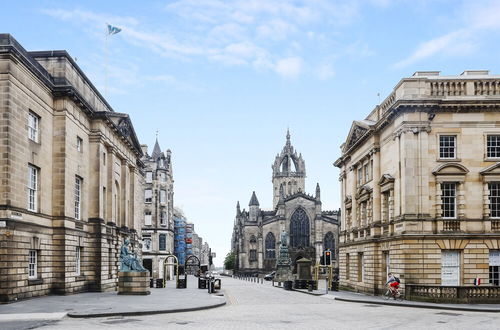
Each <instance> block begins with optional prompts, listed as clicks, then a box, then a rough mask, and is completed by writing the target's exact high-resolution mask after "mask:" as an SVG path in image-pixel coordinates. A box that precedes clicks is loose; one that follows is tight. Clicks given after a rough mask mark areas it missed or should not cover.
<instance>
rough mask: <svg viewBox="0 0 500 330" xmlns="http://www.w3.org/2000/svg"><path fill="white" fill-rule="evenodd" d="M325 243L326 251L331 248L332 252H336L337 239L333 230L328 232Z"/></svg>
mask: <svg viewBox="0 0 500 330" xmlns="http://www.w3.org/2000/svg"><path fill="white" fill-rule="evenodd" d="M323 244H324V246H323V249H324V251H326V250H330V251H332V252H335V239H334V238H333V233H332V232H331V231H329V232H328V233H326V235H325V240H324V241H323Z"/></svg>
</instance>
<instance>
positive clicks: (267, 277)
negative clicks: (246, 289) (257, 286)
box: [264, 272, 276, 281]
mask: <svg viewBox="0 0 500 330" xmlns="http://www.w3.org/2000/svg"><path fill="white" fill-rule="evenodd" d="M274 276H276V272H272V273H269V274H267V275H266V276H264V279H265V280H266V281H272V280H274Z"/></svg>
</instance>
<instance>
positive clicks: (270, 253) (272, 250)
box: [266, 232, 276, 259]
mask: <svg viewBox="0 0 500 330" xmlns="http://www.w3.org/2000/svg"><path fill="white" fill-rule="evenodd" d="M266 259H276V238H275V237H274V234H273V233H271V232H269V233H268V234H267V235H266Z"/></svg>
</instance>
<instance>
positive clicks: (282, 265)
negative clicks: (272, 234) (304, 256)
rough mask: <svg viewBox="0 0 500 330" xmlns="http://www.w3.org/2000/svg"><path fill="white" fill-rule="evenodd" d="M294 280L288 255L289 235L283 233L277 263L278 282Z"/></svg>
mask: <svg viewBox="0 0 500 330" xmlns="http://www.w3.org/2000/svg"><path fill="white" fill-rule="evenodd" d="M291 280H292V261H291V259H290V255H289V253H288V234H287V232H286V231H284V230H283V231H282V232H281V235H280V250H279V254H278V260H277V261H276V281H278V282H285V281H291Z"/></svg>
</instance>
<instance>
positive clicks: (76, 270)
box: [75, 246, 81, 276]
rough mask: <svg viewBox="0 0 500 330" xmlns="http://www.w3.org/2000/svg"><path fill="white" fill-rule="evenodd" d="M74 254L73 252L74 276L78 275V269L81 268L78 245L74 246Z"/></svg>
mask: <svg viewBox="0 0 500 330" xmlns="http://www.w3.org/2000/svg"><path fill="white" fill-rule="evenodd" d="M75 252H76V254H75V273H76V276H80V269H81V263H80V260H81V259H80V252H81V249H80V247H79V246H77V247H76V251H75Z"/></svg>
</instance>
